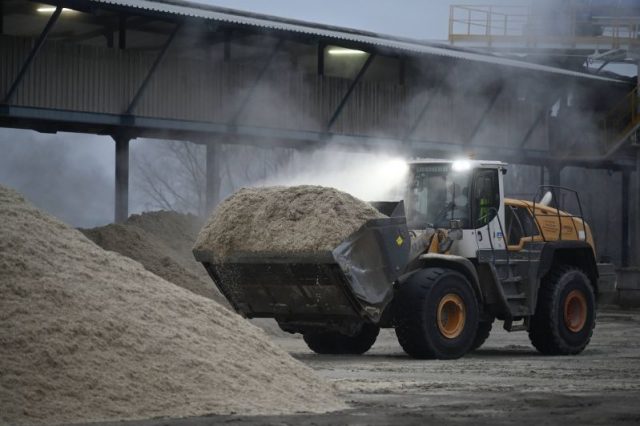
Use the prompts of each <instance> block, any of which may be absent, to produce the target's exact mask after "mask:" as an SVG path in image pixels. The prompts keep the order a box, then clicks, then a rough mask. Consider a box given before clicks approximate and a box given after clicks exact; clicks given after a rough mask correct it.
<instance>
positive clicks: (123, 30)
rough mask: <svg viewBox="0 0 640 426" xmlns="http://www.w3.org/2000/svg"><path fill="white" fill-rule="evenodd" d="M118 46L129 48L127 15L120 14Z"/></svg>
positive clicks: (122, 48)
mask: <svg viewBox="0 0 640 426" xmlns="http://www.w3.org/2000/svg"><path fill="white" fill-rule="evenodd" d="M118 48H119V49H120V50H124V49H126V48H127V17H126V16H125V15H120V19H119V20H118Z"/></svg>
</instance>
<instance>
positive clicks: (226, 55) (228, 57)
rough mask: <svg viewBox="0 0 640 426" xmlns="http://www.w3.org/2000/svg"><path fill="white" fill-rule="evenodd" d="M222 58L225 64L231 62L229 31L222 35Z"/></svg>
mask: <svg viewBox="0 0 640 426" xmlns="http://www.w3.org/2000/svg"><path fill="white" fill-rule="evenodd" d="M223 58H224V61H225V62H229V61H230V60H231V30H229V31H225V33H224V52H223Z"/></svg>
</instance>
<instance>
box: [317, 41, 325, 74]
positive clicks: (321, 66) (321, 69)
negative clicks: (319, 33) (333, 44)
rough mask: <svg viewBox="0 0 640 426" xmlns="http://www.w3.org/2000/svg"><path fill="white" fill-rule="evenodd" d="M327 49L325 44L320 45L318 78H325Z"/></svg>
mask: <svg viewBox="0 0 640 426" xmlns="http://www.w3.org/2000/svg"><path fill="white" fill-rule="evenodd" d="M325 48H326V45H325V44H324V43H323V42H320V43H318V52H317V55H318V58H317V60H316V62H317V65H318V72H317V73H318V76H320V77H323V76H324V52H325Z"/></svg>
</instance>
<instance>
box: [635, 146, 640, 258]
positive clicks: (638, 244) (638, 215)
mask: <svg viewBox="0 0 640 426" xmlns="http://www.w3.org/2000/svg"><path fill="white" fill-rule="evenodd" d="M635 196H636V197H635V198H636V203H635V207H634V213H635V214H634V218H635V234H636V235H635V257H634V259H635V266H637V267H640V149H637V150H636V188H635Z"/></svg>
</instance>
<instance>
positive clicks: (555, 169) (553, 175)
mask: <svg viewBox="0 0 640 426" xmlns="http://www.w3.org/2000/svg"><path fill="white" fill-rule="evenodd" d="M562 169H563V167H562V166H559V165H557V164H552V165H549V166H547V170H548V171H549V185H555V186H560V173H561V172H562ZM556 201H557V200H556Z"/></svg>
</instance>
